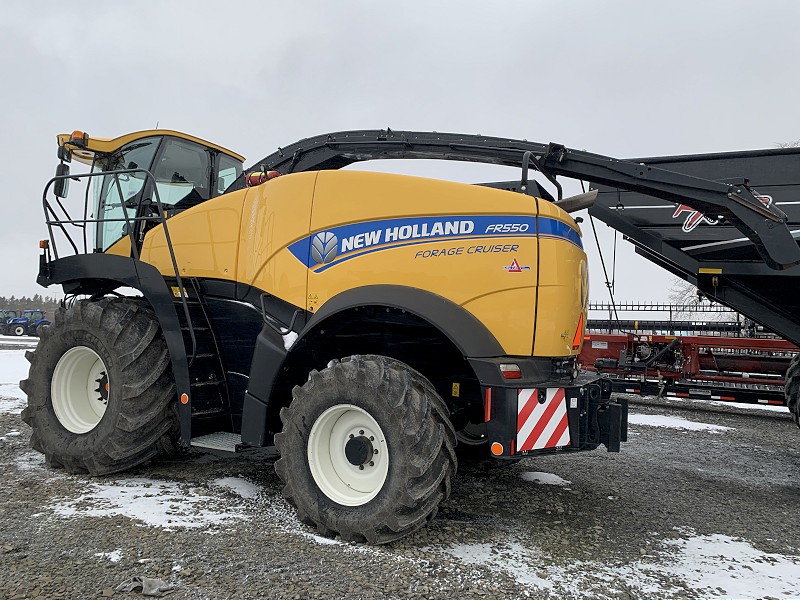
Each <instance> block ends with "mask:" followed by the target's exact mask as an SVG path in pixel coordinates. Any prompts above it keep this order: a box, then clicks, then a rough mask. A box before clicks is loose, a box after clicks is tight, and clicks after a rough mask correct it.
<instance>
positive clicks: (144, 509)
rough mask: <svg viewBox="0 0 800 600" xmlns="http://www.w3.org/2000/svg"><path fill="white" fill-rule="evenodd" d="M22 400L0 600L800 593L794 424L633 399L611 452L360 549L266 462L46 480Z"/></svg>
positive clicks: (1, 465)
mask: <svg viewBox="0 0 800 600" xmlns="http://www.w3.org/2000/svg"><path fill="white" fill-rule="evenodd" d="M0 383H2V382H0ZM4 390H5V391H4ZM15 394H18V392H14V393H9V392H8V386H5V387H2V386H0V397H3V396H5V400H2V399H0V469H2V473H3V475H4V480H5V481H4V485H3V488H2V492H0V494H1V495H2V496H1V497H2V502H1V503H0V598H102V597H109V596H113V597H114V598H134V597H140V594H137V593H135V592H114V590H113V588H114V587H115V586H116V585H117V584H119V583H121V582H123V581H126V580H129V579H130V578H131V577H134V576H146V577H157V578H161V579H163V580H164V581H166V582H168V583H170V584H171V585H172V586H174V587H175V591H174V592H173V593H172V594H171V595H170V596H169V597H170V598H175V599H178V598H454V597H458V598H562V597H583V598H622V599H625V598H663V597H686V598H699V597H712V596H723V597H748V598H750V597H775V598H800V591H798V590H800V548H798V543H799V540H800V522H799V521H798V518H797V517H798V514H800V511H798V509H799V508H800V430H798V429H797V427H795V425H794V424H793V423H792V422H791V420H790V419H789V418H788V415H787V414H783V413H774V412H752V411H746V412H745V414H738V413H737V412H736V411H733V410H728V409H725V408H723V409H719V408H716V407H715V408H714V410H713V411H709V410H699V409H698V407H697V406H699V405H697V406H695V407H691V406H689V407H687V406H686V405H677V406H676V405H654V404H653V403H652V402H645V403H637V404H635V405H633V406H632V408H631V411H632V413H635V415H636V417H635V421H636V424H633V425H632V426H631V436H630V441H629V442H628V443H627V444H625V445H623V451H622V453H620V454H609V453H606V452H603V451H595V452H587V453H580V454H576V455H572V456H550V457H543V458H536V459H526V460H524V461H522V462H521V463H518V464H516V465H514V466H512V467H508V468H506V469H502V470H497V471H495V472H493V473H491V474H484V473H475V472H464V471H463V470H462V472H460V473H459V476H458V478H457V480H456V481H455V483H454V485H453V493H452V496H451V498H450V500H449V501H448V502H447V503H446V504H445V505H444V506H443V507H442V508H441V510H440V512H439V515H438V516H437V518H436V519H435V520H434V521H433V522H432V523H431V525H430V526H429V527H427V528H426V529H424V530H423V531H421V532H419V533H417V534H415V535H413V536H411V537H409V538H407V539H405V540H402V541H401V542H398V543H395V544H392V545H389V546H384V547H379V548H373V547H365V546H359V545H350V544H343V543H341V542H337V541H335V540H328V539H324V538H320V537H318V536H316V535H314V533H313V532H312V531H311V530H309V529H308V528H306V527H305V526H303V525H301V524H300V523H299V522H297V520H296V519H295V518H294V516H293V514H292V511H291V509H290V508H289V507H288V505H287V504H286V503H285V502H284V501H283V500H282V499H281V496H280V487H281V486H280V482H279V480H278V478H277V476H276V475H275V473H274V470H273V463H274V462H275V456H274V453H272V452H269V451H264V450H257V451H256V450H249V451H245V452H243V453H240V454H239V455H236V456H229V455H224V454H222V453H219V454H215V453H205V452H199V451H192V452H191V453H190V455H189V456H188V457H186V458H184V459H181V460H174V461H161V462H158V463H156V464H152V465H148V466H145V467H142V468H139V469H136V470H134V471H132V472H130V473H125V474H123V475H118V476H111V477H101V478H89V477H83V476H70V475H66V474H64V473H63V472H60V471H55V470H50V469H48V468H47V467H45V465H44V462H43V460H42V457H41V456H40V455H39V454H37V453H36V452H34V451H32V450H30V449H29V448H28V440H29V434H30V430H29V429H28V427H27V426H25V425H24V424H23V423H22V421H21V419H20V416H19V414H18V413H19V410H20V409H21V406H22V403H21V401H20V400H19V399H17V400H13V399H12V398H13V396H14V395H15ZM681 419H683V420H681Z"/></svg>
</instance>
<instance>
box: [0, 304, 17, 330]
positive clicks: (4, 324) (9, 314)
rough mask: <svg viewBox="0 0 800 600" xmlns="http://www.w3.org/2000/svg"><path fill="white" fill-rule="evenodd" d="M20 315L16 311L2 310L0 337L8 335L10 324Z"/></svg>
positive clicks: (0, 311) (0, 315) (0, 314)
mask: <svg viewBox="0 0 800 600" xmlns="http://www.w3.org/2000/svg"><path fill="white" fill-rule="evenodd" d="M18 316H19V315H18V314H17V311H15V310H0V335H6V334H7V333H8V322H9V321H10V320H11V319H16V318H17V317H18Z"/></svg>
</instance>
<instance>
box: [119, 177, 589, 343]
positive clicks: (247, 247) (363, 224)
mask: <svg viewBox="0 0 800 600" xmlns="http://www.w3.org/2000/svg"><path fill="white" fill-rule="evenodd" d="M538 205H539V210H540V211H541V212H540V216H541V217H543V219H539V220H538V221H536V220H535V217H536V215H537V212H536V211H537V201H536V199H534V198H532V197H529V196H523V195H520V194H516V193H513V192H507V191H503V190H497V189H492V188H486V187H479V186H472V185H465V184H459V183H451V182H445V181H439V180H431V179H423V178H418V177H408V176H402V175H390V174H383V173H367V172H359V171H321V172H310V173H298V174H294V175H287V176H283V177H278V178H276V179H273V180H271V181H269V182H268V183H266V184H263V185H260V186H257V187H254V188H250V189H248V190H242V191H238V192H233V193H231V194H226V195H223V196H220V197H218V198H215V199H212V200H209V201H207V202H205V203H203V204H200V205H198V206H196V207H193V208H191V209H189V210H186V211H184V212H182V213H179V214H177V215H175V216H174V217H172V218H171V219H169V221H168V226H169V231H170V235H171V237H172V241H173V246H174V248H175V254H176V259H177V261H178V265H179V269H180V272H181V275H183V276H188V277H201V278H212V279H226V280H231V281H239V282H242V283H245V284H247V285H250V286H253V287H255V288H258V289H260V290H263V291H264V292H267V293H269V294H272V295H275V296H277V297H279V298H281V299H283V300H285V301H287V302H290V303H291V304H293V305H295V306H298V307H302V308H304V309H306V310H309V311H312V312H316V311H318V310H319V309H320V308H321V307H322V306H323V305H324V304H325V303H326V302H327V301H328V300H330V299H331V298H333V297H334V296H336V295H337V294H340V293H342V292H346V291H348V290H351V289H354V288H359V287H362V286H367V285H398V286H406V287H410V288H417V289H421V290H425V291H428V292H432V293H435V294H438V295H439V296H442V297H444V298H446V299H448V300H450V301H452V302H453V303H455V304H457V305H459V306H462V307H463V308H464V309H466V310H467V311H469V312H470V313H471V314H472V315H474V316H475V317H476V318H477V319H478V320H479V321H480V322H481V323H483V324H484V325H485V326H486V327H487V328H488V329H489V330H490V331H491V332H492V334H493V335H494V336H495V337H496V338H497V340H498V342H499V343H500V345H501V346H502V347H503V350H504V352H505V353H506V354H508V355H514V356H530V355H531V354H533V355H535V356H568V355H574V354H577V353H578V349H576V348H573V341H574V340H575V334H576V330H577V328H578V321H579V318H580V315H581V314H582V313H584V319H585V312H584V311H585V306H586V300H587V298H588V288H587V286H588V282H587V278H586V255H585V254H584V252H583V250H582V249H581V248H580V247H579V245H578V244H580V239H579V235H580V234H579V233H578V229H577V226H576V225H575V223H574V221H572V219H571V218H570V217H569V216H568V215H567V214H566V213H565V212H564V211H562V210H561V209H559V208H557V207H555V206H554V205H553V204H551V203H549V202H546V201H543V200H540V201H538ZM545 221H546V222H545ZM508 223H517V225H509V224H508ZM520 223H523V224H525V223H527V225H524V228H523V226H522V225H520ZM504 227H505V228H508V229H500V228H504ZM513 227H517V229H516V230H513ZM537 227H539V228H540V229H541V230H540V235H539V238H537V236H536V229H537ZM437 228H438V229H437ZM444 228H449V229H447V230H446V233H447V235H446V236H443V237H441V238H437V237H436V236H437V235H438V233H437V232H443V231H445V230H444ZM459 228H461V229H459ZM548 228H549V229H548ZM432 236H433V237H432ZM326 242H328V243H329V245H328V246H324V243H326ZM315 244H317V245H318V246H317V248H318V249H317V250H316V251H317V252H318V251H319V248H323V249H324V251H326V252H327V251H328V250H327V249H331V248H332V249H333V251H332V254H331V255H330V256H326V257H325V258H321V257H320V255H316V256H314V254H313V252H314V250H312V248H314V247H315V246H314V245H315ZM319 244H323V246H319ZM114 249H115V250H116V246H115V247H114ZM166 250H167V248H166V243H165V240H164V233H163V230H162V229H161V228H160V227H159V228H157V229H155V230H153V231H151V232H150V233H149V234H148V235H147V238H146V240H145V244H144V247H143V249H142V260H144V261H146V262H149V263H151V264H154V265H155V266H157V267H158V269H159V270H160V271H161V273H163V274H164V275H166V276H170V275H171V274H172V272H173V271H172V266H171V263H170V261H169V255H168V253H167V251H166ZM537 286H538V287H537ZM537 303H538V310H537ZM537 318H538V320H537ZM534 334H535V335H534ZM581 334H582V332H581ZM580 337H581V338H582V335H581V336H580Z"/></svg>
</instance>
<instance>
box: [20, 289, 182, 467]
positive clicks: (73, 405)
mask: <svg viewBox="0 0 800 600" xmlns="http://www.w3.org/2000/svg"><path fill="white" fill-rule="evenodd" d="M25 356H26V358H27V359H28V360H29V361H30V363H31V366H30V371H29V374H28V379H25V380H23V381H21V382H20V387H21V388H22V390H23V391H24V392H25V393H26V394H27V395H28V407H27V408H26V409H25V410H24V411H23V413H22V418H23V420H24V421H25V422H26V423H27V424H28V425H30V426H31V428H32V429H33V433H32V435H31V442H30V443H31V447H32V448H33V449H34V450H38V451H39V452H41V453H43V454H44V455H45V459H46V461H47V463H48V464H49V465H51V466H54V467H63V468H64V469H66V470H67V471H68V472H70V473H89V474H91V475H106V474H109V473H116V472H119V471H123V470H125V469H130V468H132V467H135V466H136V465H139V464H141V463H143V462H145V461H147V460H149V459H151V458H154V457H155V456H157V455H159V454H161V453H166V452H169V451H170V450H171V449H172V448H173V447H174V443H175V439H176V432H177V423H176V420H175V417H174V413H173V410H172V405H173V404H174V397H175V383H174V380H173V377H172V369H171V363H170V357H169V353H168V351H167V347H166V342H165V341H164V337H163V335H162V333H161V329H160V327H159V324H158V320H157V319H156V317H155V315H154V313H153V312H152V311H151V310H150V309H149V307H148V306H147V305H146V304H144V303H143V302H139V301H135V300H131V299H108V298H104V299H102V300H99V301H96V302H93V301H88V300H81V301H78V302H76V303H75V304H74V305H73V306H72V307H70V308H69V309H66V310H65V309H63V308H61V309H59V311H58V312H57V313H56V318H55V323H54V324H53V326H52V327H48V328H45V329H44V330H43V331H42V337H41V339H40V341H39V344H38V346H37V347H36V350H35V351H33V352H27V353H26V354H25Z"/></svg>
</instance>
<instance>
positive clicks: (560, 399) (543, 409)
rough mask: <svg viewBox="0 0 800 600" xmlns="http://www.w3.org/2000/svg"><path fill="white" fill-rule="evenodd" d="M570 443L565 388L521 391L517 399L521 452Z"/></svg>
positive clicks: (518, 440) (519, 447)
mask: <svg viewBox="0 0 800 600" xmlns="http://www.w3.org/2000/svg"><path fill="white" fill-rule="evenodd" d="M542 395H544V397H542ZM569 442H570V439H569V421H568V420H567V401H566V397H565V394H564V388H547V389H539V390H537V389H533V390H520V391H519V394H518V396H517V452H524V451H526V450H541V449H542V448H557V447H559V446H569Z"/></svg>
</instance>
